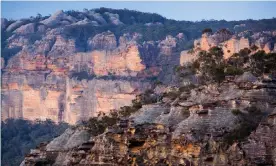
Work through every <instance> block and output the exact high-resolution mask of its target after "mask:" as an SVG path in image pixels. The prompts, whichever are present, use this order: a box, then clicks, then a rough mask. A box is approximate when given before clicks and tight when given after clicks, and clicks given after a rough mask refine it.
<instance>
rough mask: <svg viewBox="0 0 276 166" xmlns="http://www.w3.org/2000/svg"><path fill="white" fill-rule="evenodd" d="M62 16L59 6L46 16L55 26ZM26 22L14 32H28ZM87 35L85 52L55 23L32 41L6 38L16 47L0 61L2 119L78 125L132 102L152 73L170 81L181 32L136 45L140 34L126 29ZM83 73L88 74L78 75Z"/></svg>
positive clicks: (153, 75) (177, 60) (176, 63)
mask: <svg viewBox="0 0 276 166" xmlns="http://www.w3.org/2000/svg"><path fill="white" fill-rule="evenodd" d="M62 17H65V15H64V13H63V12H61V11H60V12H59V13H57V14H56V16H53V17H50V18H48V19H47V20H45V21H46V22H47V23H49V25H51V26H53V25H54V24H55V20H57V19H61V18H62ZM72 22H73V20H72ZM28 26H31V25H28V24H26V26H21V27H20V28H18V29H17V30H18V31H16V33H18V34H21V33H32V32H31V31H32V30H31V29H29V28H28ZM180 37H181V36H180ZM87 38H88V39H87V42H86V43H87V45H86V47H87V49H86V50H87V51H86V52H83V51H81V50H85V49H84V48H80V46H79V43H78V41H77V40H76V39H72V38H68V37H66V36H64V35H63V34H62V29H59V28H56V29H50V30H47V32H45V35H43V36H41V38H40V40H36V41H35V42H34V43H33V44H30V41H29V39H28V38H25V37H24V36H20V35H19V36H12V37H11V38H9V39H8V47H10V48H15V47H16V48H17V47H18V50H17V51H18V52H17V53H16V55H15V56H13V57H11V58H10V59H9V60H8V61H7V62H6V66H5V67H4V68H3V66H4V65H5V64H4V59H3V60H2V63H3V65H1V66H2V69H3V71H4V72H3V74H2V96H3V98H2V110H3V111H2V117H3V118H2V119H3V120H5V119H7V118H24V119H29V120H35V119H42V120H45V119H52V120H53V121H55V122H59V121H65V122H68V123H70V124H76V123H78V122H80V121H82V120H87V119H88V118H89V117H92V116H96V115H97V114H98V113H99V112H105V113H108V112H109V111H110V110H112V109H119V108H120V107H122V106H125V105H131V103H132V100H133V99H134V98H135V96H136V95H137V94H139V93H141V92H143V91H145V90H146V89H150V88H151V86H152V85H153V83H154V81H151V80H150V79H151V78H152V77H159V78H160V79H162V80H164V82H165V81H167V82H170V81H171V78H170V77H168V76H169V75H170V76H171V75H172V74H167V73H170V72H171V73H172V72H173V70H172V69H173V67H174V66H175V65H178V64H179V53H178V52H176V51H175V48H176V43H177V39H178V38H179V37H177V38H174V37H172V36H168V37H167V38H166V39H165V40H164V41H161V42H160V43H159V42H156V43H155V44H153V45H151V44H150V43H145V44H142V45H141V44H139V43H138V42H137V41H138V40H139V39H140V38H141V35H140V34H138V33H133V34H124V35H122V36H121V37H119V42H118V43H117V39H116V37H115V35H114V34H113V33H111V32H109V31H108V32H104V33H100V34H96V35H95V36H92V37H87ZM182 38H183V37H182ZM19 47H20V48H19ZM163 67H164V68H163ZM82 72H85V73H87V74H88V75H87V76H88V77H87V76H85V77H84V78H78V74H79V75H81V73H82Z"/></svg>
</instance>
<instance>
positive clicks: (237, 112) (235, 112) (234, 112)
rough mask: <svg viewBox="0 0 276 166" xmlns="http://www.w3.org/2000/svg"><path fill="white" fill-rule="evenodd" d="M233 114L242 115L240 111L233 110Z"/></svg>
mask: <svg viewBox="0 0 276 166" xmlns="http://www.w3.org/2000/svg"><path fill="white" fill-rule="evenodd" d="M231 112H232V114H233V115H235V116H237V115H240V114H241V113H242V112H241V111H240V110H239V109H232V110H231Z"/></svg>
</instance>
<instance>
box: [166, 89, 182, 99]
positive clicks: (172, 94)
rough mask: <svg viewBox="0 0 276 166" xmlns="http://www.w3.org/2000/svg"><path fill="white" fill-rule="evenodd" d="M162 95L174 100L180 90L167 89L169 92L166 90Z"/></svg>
mask: <svg viewBox="0 0 276 166" xmlns="http://www.w3.org/2000/svg"><path fill="white" fill-rule="evenodd" d="M163 96H164V97H168V98H170V99H172V100H174V99H176V98H177V97H178V96H180V91H178V90H171V91H169V92H167V93H164V95H163Z"/></svg>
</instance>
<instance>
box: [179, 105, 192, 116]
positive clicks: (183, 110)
mask: <svg viewBox="0 0 276 166" xmlns="http://www.w3.org/2000/svg"><path fill="white" fill-rule="evenodd" d="M181 114H182V116H184V117H189V116H190V111H189V109H188V108H186V107H183V108H182V110H181Z"/></svg>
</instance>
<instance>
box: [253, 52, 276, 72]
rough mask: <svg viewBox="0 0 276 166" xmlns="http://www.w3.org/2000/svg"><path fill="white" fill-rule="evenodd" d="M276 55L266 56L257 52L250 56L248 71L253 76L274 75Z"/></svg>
mask: <svg viewBox="0 0 276 166" xmlns="http://www.w3.org/2000/svg"><path fill="white" fill-rule="evenodd" d="M275 64H276V53H268V54H266V53H265V52H264V51H258V52H256V53H255V54H253V55H252V56H251V59H250V70H251V71H252V73H253V74H255V75H262V74H275V72H276V65H275Z"/></svg>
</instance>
